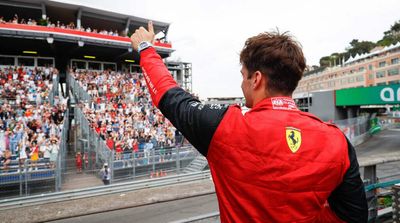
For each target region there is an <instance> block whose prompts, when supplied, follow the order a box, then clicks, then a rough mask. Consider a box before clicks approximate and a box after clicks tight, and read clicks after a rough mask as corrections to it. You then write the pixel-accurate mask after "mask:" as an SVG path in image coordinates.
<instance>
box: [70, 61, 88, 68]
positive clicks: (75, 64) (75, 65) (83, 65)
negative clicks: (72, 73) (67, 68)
mask: <svg viewBox="0 0 400 223" xmlns="http://www.w3.org/2000/svg"><path fill="white" fill-rule="evenodd" d="M72 67H73V68H76V69H86V62H84V61H73V62H72Z"/></svg>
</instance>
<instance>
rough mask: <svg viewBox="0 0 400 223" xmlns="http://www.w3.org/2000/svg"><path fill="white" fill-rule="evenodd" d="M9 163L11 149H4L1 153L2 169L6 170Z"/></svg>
mask: <svg viewBox="0 0 400 223" xmlns="http://www.w3.org/2000/svg"><path fill="white" fill-rule="evenodd" d="M10 163H11V151H10V150H8V149H6V150H5V151H4V154H3V170H4V172H8V165H9V164H10Z"/></svg>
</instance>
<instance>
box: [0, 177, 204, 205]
mask: <svg viewBox="0 0 400 223" xmlns="http://www.w3.org/2000/svg"><path fill="white" fill-rule="evenodd" d="M210 176H211V174H210V171H202V172H197V173H189V174H181V175H176V176H169V177H165V178H161V179H157V180H155V179H147V180H141V181H130V182H125V183H118V184H114V185H108V186H98V187H90V188H82V189H78V190H70V191H65V192H55V193H50V194H41V195H34V196H30V197H29V198H25V197H23V198H21V197H19V198H11V199H3V200H0V210H7V209H12V208H20V207H24V206H31V205H40V204H46V203H52V202H61V201H68V200H74V199H80V198H87V197H94V196H99V195H102V196H104V195H107V194H113V193H122V192H128V191H134V190H140V189H143V188H154V187H160V186H166V185H173V184H178V183H185V182H192V181H196V180H204V179H210Z"/></svg>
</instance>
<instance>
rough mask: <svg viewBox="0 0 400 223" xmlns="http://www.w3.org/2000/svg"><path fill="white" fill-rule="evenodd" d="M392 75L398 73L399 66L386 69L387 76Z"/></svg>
mask: <svg viewBox="0 0 400 223" xmlns="http://www.w3.org/2000/svg"><path fill="white" fill-rule="evenodd" d="M394 75H399V68H394V69H390V70H388V76H394Z"/></svg>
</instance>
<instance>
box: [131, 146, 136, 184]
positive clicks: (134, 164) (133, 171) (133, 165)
mask: <svg viewBox="0 0 400 223" xmlns="http://www.w3.org/2000/svg"><path fill="white" fill-rule="evenodd" d="M135 177H136V158H135V151H134V150H132V179H133V180H135Z"/></svg>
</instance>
